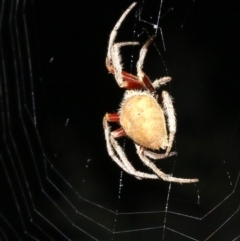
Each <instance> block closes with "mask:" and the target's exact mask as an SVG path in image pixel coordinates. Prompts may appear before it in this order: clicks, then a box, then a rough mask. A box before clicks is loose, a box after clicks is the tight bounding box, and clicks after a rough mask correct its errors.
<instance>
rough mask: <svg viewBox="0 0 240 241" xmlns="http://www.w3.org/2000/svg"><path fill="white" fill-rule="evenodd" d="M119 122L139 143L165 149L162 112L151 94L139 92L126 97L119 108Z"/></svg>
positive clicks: (164, 126) (164, 124)
mask: <svg viewBox="0 0 240 241" xmlns="http://www.w3.org/2000/svg"><path fill="white" fill-rule="evenodd" d="M120 124H121V126H122V127H123V129H124V131H125V133H126V134H127V136H129V137H130V138H131V139H133V140H134V141H135V142H136V143H138V144H139V145H142V146H144V147H147V148H150V149H153V150H156V149H159V148H163V149H165V147H166V146H165V145H166V144H167V141H168V140H167V130H166V123H165V118H164V113H163V110H162V108H161V106H160V105H159V104H158V102H157V101H156V100H155V99H154V98H153V97H152V96H150V95H148V94H145V93H141V92H140V93H139V94H134V95H131V96H130V97H126V98H125V100H124V101H123V103H122V105H121V109H120Z"/></svg>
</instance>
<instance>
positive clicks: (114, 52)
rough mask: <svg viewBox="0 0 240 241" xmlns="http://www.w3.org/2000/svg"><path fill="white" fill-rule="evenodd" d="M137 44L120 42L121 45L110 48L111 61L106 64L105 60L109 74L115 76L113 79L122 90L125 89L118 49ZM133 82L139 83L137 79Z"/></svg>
mask: <svg viewBox="0 0 240 241" xmlns="http://www.w3.org/2000/svg"><path fill="white" fill-rule="evenodd" d="M138 44H139V43H138V42H122V43H116V44H114V45H113V46H112V48H111V49H110V54H111V61H110V62H108V60H106V66H107V68H108V70H109V72H110V73H113V74H114V76H115V79H116V81H117V83H118V85H119V86H120V87H121V88H123V87H125V83H124V80H123V74H122V72H123V71H122V69H123V68H122V63H121V55H120V48H121V47H122V46H127V45H138ZM135 81H137V82H139V81H138V80H137V78H136V79H135Z"/></svg>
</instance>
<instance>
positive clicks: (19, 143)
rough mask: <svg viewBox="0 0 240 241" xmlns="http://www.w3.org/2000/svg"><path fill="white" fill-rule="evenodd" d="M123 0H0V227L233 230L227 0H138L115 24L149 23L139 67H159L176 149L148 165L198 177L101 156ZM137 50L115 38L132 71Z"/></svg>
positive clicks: (236, 130) (11, 234)
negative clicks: (171, 104) (123, 166)
mask: <svg viewBox="0 0 240 241" xmlns="http://www.w3.org/2000/svg"><path fill="white" fill-rule="evenodd" d="M130 4H131V2H128V1H126V2H124V1H109V2H105V3H104V5H103V3H102V2H100V1H99V3H96V2H94V3H93V2H91V1H86V2H75V1H68V3H66V2H64V3H63V2H62V3H60V2H59V1H36V0H35V1H28V0H25V1H16V0H10V1H6V0H3V1H1V3H0V55H1V65H0V66H1V67H0V104H1V132H0V133H1V139H0V140H1V144H0V163H1V167H0V172H1V173H0V178H1V210H0V223H1V224H0V239H1V240H115V241H117V240H151V241H154V240H238V239H240V231H239V228H238V226H239V221H240V218H239V205H240V194H239V171H240V168H239V157H240V153H239V136H240V135H239V134H240V123H239V122H240V111H239V109H240V108H239V107H240V100H239V82H238V75H237V63H238V56H239V53H238V52H237V51H236V50H237V49H239V41H238V39H237V34H236V33H238V27H237V26H238V23H239V19H238V14H237V8H236V6H234V2H232V5H229V4H228V3H227V2H226V1H215V2H214V1H212V2H211V3H209V2H208V3H207V4H205V3H203V2H201V1H196V2H195V1H188V2H187V1H186V2H183V1H169V0H165V1H159V2H158V1H156V2H154V1H140V2H138V5H137V6H136V7H135V9H134V10H133V11H132V12H131V13H130V14H129V16H128V17H127V19H126V20H125V21H124V23H123V25H122V27H121V29H120V31H119V35H118V38H117V39H118V40H117V41H125V40H127V41H132V40H137V41H140V43H141V44H142V43H144V41H146V39H147V38H148V37H149V36H151V35H153V34H156V33H157V38H156V40H155V42H154V45H153V46H152V47H151V48H149V53H148V55H147V57H146V61H145V65H144V70H145V71H146V73H147V74H148V75H149V77H150V78H151V79H152V80H154V79H155V78H158V77H159V76H165V75H170V76H172V77H173V81H172V82H171V83H170V85H168V86H166V87H165V88H166V89H167V90H168V91H169V92H170V93H171V95H173V96H174V100H175V107H176V112H177V120H178V132H177V138H176V143H175V146H174V149H175V150H176V151H177V152H178V156H177V157H174V158H169V159H166V160H162V161H159V162H156V164H157V165H158V167H159V168H161V170H163V171H164V172H166V173H173V175H174V176H175V177H184V178H190V177H191V178H199V179H200V182H199V183H198V184H195V185H194V184H185V185H179V184H171V183H166V182H163V181H161V180H142V181H139V180H137V179H135V178H134V177H132V176H130V175H128V174H125V173H122V172H121V170H120V169H119V167H118V166H117V165H116V164H115V163H114V162H112V161H111V159H110V157H109V156H108V155H107V151H106V147H105V141H104V136H103V130H102V117H103V115H104V114H105V112H106V111H109V112H111V111H112V112H114V111H116V108H117V106H118V104H119V101H120V100H121V98H122V95H123V90H121V89H119V88H118V86H117V84H116V82H115V81H114V79H113V77H112V76H111V75H109V76H108V75H107V71H106V68H105V66H104V59H105V56H106V49H107V41H108V37H109V33H110V31H111V29H112V28H113V26H114V24H115V22H116V21H117V19H118V18H119V17H120V15H121V13H122V11H124V10H125V9H126V8H127V6H129V5H130ZM99 10H101V11H99ZM138 52H139V49H138V48H136V47H135V48H131V47H126V48H124V49H123V50H122V54H123V62H124V67H125V68H126V69H127V70H128V71H131V72H133V73H134V72H135V65H134V64H135V63H136V60H137V57H138ZM122 144H123V145H124V146H125V149H126V153H127V154H128V157H129V159H130V160H131V162H132V163H133V165H134V166H135V167H136V168H137V169H141V170H144V171H149V170H148V169H146V167H144V166H143V165H142V163H140V161H139V160H138V158H137V156H136V154H135V150H134V149H133V148H132V143H131V142H130V141H128V140H126V141H122Z"/></svg>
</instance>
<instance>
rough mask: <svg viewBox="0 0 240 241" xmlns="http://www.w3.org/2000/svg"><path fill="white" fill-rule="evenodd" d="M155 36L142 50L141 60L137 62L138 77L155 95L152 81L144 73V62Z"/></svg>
mask: <svg viewBox="0 0 240 241" xmlns="http://www.w3.org/2000/svg"><path fill="white" fill-rule="evenodd" d="M154 38H155V36H153V37H151V38H150V39H149V40H148V41H147V42H146V43H145V44H144V45H143V47H142V48H141V50H140V54H139V59H138V62H137V76H138V79H139V80H141V81H142V83H143V84H144V85H145V87H146V88H147V89H148V90H149V91H150V92H152V93H155V92H156V91H155V88H154V87H153V85H152V82H151V81H150V79H149V78H148V77H147V75H146V74H145V73H144V72H143V70H142V69H143V62H144V59H145V57H146V54H147V51H148V46H149V45H150V44H151V43H152V41H153V39H154Z"/></svg>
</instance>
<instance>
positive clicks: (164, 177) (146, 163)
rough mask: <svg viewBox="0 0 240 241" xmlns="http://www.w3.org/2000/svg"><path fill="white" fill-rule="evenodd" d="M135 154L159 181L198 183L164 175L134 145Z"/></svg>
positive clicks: (196, 180)
mask: <svg viewBox="0 0 240 241" xmlns="http://www.w3.org/2000/svg"><path fill="white" fill-rule="evenodd" d="M135 146H136V149H137V153H138V155H139V157H140V159H141V160H142V161H143V163H144V164H145V165H146V166H147V167H149V168H150V169H152V170H153V172H154V173H156V174H157V175H158V176H159V177H160V178H161V179H163V180H164V181H167V182H177V183H193V182H198V181H199V180H198V179H185V178H176V177H172V176H171V175H168V174H165V173H164V172H162V171H160V170H159V169H158V168H157V167H156V166H155V165H154V163H153V162H152V161H151V160H149V159H148V158H147V157H146V156H145V155H144V154H143V153H142V151H141V148H140V146H139V145H136V144H135Z"/></svg>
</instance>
